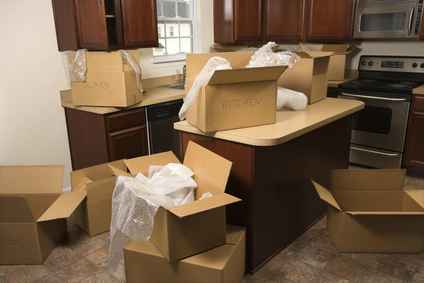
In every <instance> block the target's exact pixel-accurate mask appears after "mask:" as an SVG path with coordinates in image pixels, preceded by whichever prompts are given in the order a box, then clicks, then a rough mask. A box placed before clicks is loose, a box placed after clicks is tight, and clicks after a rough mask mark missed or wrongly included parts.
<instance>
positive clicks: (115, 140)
mask: <svg viewBox="0 0 424 283" xmlns="http://www.w3.org/2000/svg"><path fill="white" fill-rule="evenodd" d="M147 154H148V147H147V129H146V125H145V124H144V125H141V126H136V127H132V128H129V129H125V130H120V131H116V132H112V133H109V155H110V161H114V160H119V159H123V158H134V157H138V156H142V155H147Z"/></svg>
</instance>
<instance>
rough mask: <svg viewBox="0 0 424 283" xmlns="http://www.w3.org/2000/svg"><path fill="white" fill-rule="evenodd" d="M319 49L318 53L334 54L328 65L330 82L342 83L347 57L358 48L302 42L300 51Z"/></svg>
mask: <svg viewBox="0 0 424 283" xmlns="http://www.w3.org/2000/svg"><path fill="white" fill-rule="evenodd" d="M311 48H312V49H319V50H316V51H322V52H334V54H333V55H332V56H331V57H330V62H329V64H328V80H329V81H341V80H343V79H344V77H345V70H346V56H347V55H349V54H350V52H352V51H353V50H354V49H355V48H356V46H354V45H350V44H317V43H306V42H300V43H299V49H298V51H307V50H311Z"/></svg>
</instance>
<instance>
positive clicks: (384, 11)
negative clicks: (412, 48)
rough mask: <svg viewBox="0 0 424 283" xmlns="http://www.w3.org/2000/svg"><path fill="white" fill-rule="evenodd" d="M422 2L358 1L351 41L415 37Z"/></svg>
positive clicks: (410, 0) (401, 0) (402, 0)
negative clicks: (355, 39) (357, 39)
mask: <svg viewBox="0 0 424 283" xmlns="http://www.w3.org/2000/svg"><path fill="white" fill-rule="evenodd" d="M422 6H423V0H357V1H356V9H355V22H354V25H353V28H354V30H353V38H383V39H384V38H386V39H390V38H417V36H418V29H419V26H420V20H421V13H422Z"/></svg>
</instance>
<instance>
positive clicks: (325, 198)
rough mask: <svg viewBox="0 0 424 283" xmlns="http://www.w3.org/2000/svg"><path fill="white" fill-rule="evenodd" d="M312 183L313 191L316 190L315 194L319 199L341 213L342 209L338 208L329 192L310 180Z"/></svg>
mask: <svg viewBox="0 0 424 283" xmlns="http://www.w3.org/2000/svg"><path fill="white" fill-rule="evenodd" d="M311 181H312V183H313V184H314V187H315V189H316V190H317V193H318V195H319V197H320V198H321V199H322V200H323V201H325V202H327V203H328V204H330V205H332V206H333V207H334V208H336V209H338V210H340V211H342V209H341V208H340V206H339V204H338V203H337V201H336V200H335V199H334V197H333V195H332V194H331V192H330V191H328V190H327V189H326V188H324V187H323V186H321V185H320V184H318V183H317V182H315V181H314V180H311Z"/></svg>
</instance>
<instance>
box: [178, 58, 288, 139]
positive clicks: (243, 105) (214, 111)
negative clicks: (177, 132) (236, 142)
mask: <svg viewBox="0 0 424 283" xmlns="http://www.w3.org/2000/svg"><path fill="white" fill-rule="evenodd" d="M252 55H253V52H252V51H247V52H222V53H219V54H216V53H204V54H187V60H186V63H187V78H186V94H188V92H189V90H190V89H191V87H192V86H193V83H194V80H195V79H196V78H197V76H198V74H199V73H200V72H201V71H202V69H203V67H204V66H205V65H206V63H207V62H208V61H209V59H210V58H212V57H214V56H220V57H222V58H224V59H227V60H228V61H229V62H230V65H231V67H232V68H233V69H230V70H216V71H215V72H214V74H213V76H212V78H211V79H210V80H209V81H208V82H207V83H206V84H205V85H203V86H202V87H201V88H200V90H199V94H198V96H197V99H196V100H195V103H194V105H193V108H192V109H191V111H190V112H189V113H188V114H187V117H186V120H187V121H188V122H189V123H190V124H192V125H193V126H195V127H197V128H198V129H200V130H201V131H203V132H216V131H222V130H229V129H235V128H243V127H251V126H259V125H265V124H272V123H275V116H276V111H277V80H278V78H279V77H280V76H281V75H282V74H283V73H284V71H285V70H286V69H287V66H274V67H262V68H244V67H245V66H246V65H247V64H248V63H249V61H250V58H251V56H252Z"/></svg>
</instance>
